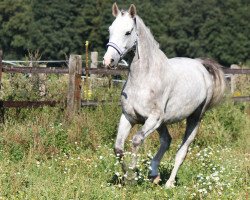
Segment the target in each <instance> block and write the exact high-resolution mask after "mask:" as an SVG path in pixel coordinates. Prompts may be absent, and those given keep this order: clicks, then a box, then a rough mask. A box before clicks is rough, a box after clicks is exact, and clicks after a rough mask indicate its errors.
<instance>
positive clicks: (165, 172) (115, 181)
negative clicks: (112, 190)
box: [107, 168, 181, 187]
mask: <svg viewBox="0 0 250 200" xmlns="http://www.w3.org/2000/svg"><path fill="white" fill-rule="evenodd" d="M136 172H137V174H138V171H136ZM170 174H171V169H168V168H163V169H160V177H161V180H160V182H159V183H158V184H157V185H159V186H162V187H163V186H164V185H165V184H166V182H167V180H168V179H169V177H170ZM151 178H152V177H151V176H150V173H149V174H148V179H149V180H150V179H151ZM175 181H176V182H175V186H179V185H180V184H181V183H180V182H179V178H178V177H176V179H175ZM107 182H108V183H109V184H112V185H119V184H120V185H122V186H124V185H142V184H145V183H149V181H148V180H145V179H138V180H127V179H126V178H125V177H118V176H117V175H116V174H114V175H113V177H112V178H111V179H110V180H108V181H107ZM152 184H153V183H152Z"/></svg>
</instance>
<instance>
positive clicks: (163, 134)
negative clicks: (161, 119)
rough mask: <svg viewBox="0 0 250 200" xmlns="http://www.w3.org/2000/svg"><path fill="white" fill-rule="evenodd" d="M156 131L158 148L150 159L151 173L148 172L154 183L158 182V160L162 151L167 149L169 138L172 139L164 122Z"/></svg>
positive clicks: (162, 153)
mask: <svg viewBox="0 0 250 200" xmlns="http://www.w3.org/2000/svg"><path fill="white" fill-rule="evenodd" d="M157 131H158V133H159V135H160V148H159V150H158V152H157V153H156V155H155V156H154V158H153V159H152V161H151V173H150V176H151V178H152V182H153V183H155V184H158V183H159V181H160V175H159V173H158V167H159V164H160V161H161V159H162V157H163V155H164V153H165V152H166V151H167V150H168V148H169V146H170V143H171V140H172V138H171V136H170V134H169V132H168V129H167V127H166V125H165V124H162V125H161V126H160V127H159V128H158V129H157Z"/></svg>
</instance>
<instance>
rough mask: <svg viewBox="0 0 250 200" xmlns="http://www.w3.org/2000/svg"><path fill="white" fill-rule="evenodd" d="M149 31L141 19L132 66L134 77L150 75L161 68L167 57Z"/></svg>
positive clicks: (131, 71) (131, 72)
mask: <svg viewBox="0 0 250 200" xmlns="http://www.w3.org/2000/svg"><path fill="white" fill-rule="evenodd" d="M149 34H151V33H149V30H148V29H147V28H146V27H145V24H144V23H143V22H142V20H141V19H140V20H139V22H138V43H137V50H136V52H135V54H134V58H133V62H132V63H131V66H130V74H131V76H132V77H135V78H136V77H138V76H146V75H150V74H151V73H152V72H153V71H154V69H155V68H156V67H159V66H161V65H162V64H161V63H162V61H163V60H166V59H167V57H166V56H165V54H164V53H163V52H162V51H161V50H160V49H159V45H158V43H157V42H156V41H155V40H154V39H153V38H152V37H153V36H152V35H149Z"/></svg>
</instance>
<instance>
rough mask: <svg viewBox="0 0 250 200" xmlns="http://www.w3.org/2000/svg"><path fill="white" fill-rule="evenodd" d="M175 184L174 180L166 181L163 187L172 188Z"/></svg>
mask: <svg viewBox="0 0 250 200" xmlns="http://www.w3.org/2000/svg"><path fill="white" fill-rule="evenodd" d="M174 187H175V185H174V182H172V181H167V183H166V185H165V188H166V189H171V188H174Z"/></svg>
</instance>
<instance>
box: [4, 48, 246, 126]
mask: <svg viewBox="0 0 250 200" xmlns="http://www.w3.org/2000/svg"><path fill="white" fill-rule="evenodd" d="M223 70H224V73H225V74H228V75H229V78H230V79H231V82H232V83H233V82H234V81H232V80H233V79H234V76H235V75H236V74H250V69H231V68H224V69H223ZM3 72H4V73H30V74H68V75H69V79H68V93H67V102H66V105H67V106H66V116H67V117H68V118H69V119H70V118H72V116H74V114H76V113H77V112H78V111H79V108H80V107H81V106H97V105H98V104H104V103H105V102H97V101H82V100H81V88H82V85H81V84H82V81H81V76H82V75H83V74H88V75H91V74H97V75H98V74H99V75H122V74H126V73H127V72H128V69H125V68H123V69H114V70H110V69H106V68H98V53H97V52H92V53H91V68H88V67H87V65H86V67H85V68H83V67H82V57H81V55H70V58H69V65H68V68H49V67H46V68H44V67H14V66H7V65H3V63H2V51H1V50H0V89H1V80H2V73H3ZM231 87H232V86H231ZM233 87H235V86H233ZM233 100H234V101H235V102H244V101H250V97H249V96H240V97H233ZM58 103H59V102H58V101H2V100H0V122H3V121H4V110H5V108H27V107H32V108H36V107H41V106H56V105H57V104H58Z"/></svg>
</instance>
